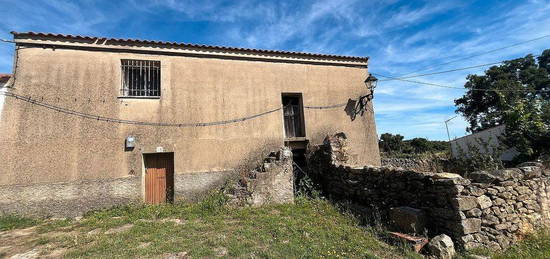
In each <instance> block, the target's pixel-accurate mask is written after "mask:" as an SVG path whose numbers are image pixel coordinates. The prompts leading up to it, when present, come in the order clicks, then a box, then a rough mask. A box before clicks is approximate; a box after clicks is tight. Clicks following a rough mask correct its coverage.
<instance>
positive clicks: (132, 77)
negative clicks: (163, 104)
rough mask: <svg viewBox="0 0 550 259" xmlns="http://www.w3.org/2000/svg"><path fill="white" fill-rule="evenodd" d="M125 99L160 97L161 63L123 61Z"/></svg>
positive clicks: (123, 91) (123, 93) (122, 89)
mask: <svg viewBox="0 0 550 259" xmlns="http://www.w3.org/2000/svg"><path fill="white" fill-rule="evenodd" d="M120 91H121V95H122V96H124V97H160V61H151V60H132V59H123V60H122V88H121V90H120Z"/></svg>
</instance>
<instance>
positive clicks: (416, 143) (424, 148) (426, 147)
mask: <svg viewBox="0 0 550 259" xmlns="http://www.w3.org/2000/svg"><path fill="white" fill-rule="evenodd" d="M410 144H411V147H412V149H413V152H414V153H416V154H420V153H426V152H428V151H432V145H431V143H430V141H429V140H427V139H425V138H413V139H411V141H410Z"/></svg>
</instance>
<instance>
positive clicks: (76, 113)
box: [0, 92, 345, 128]
mask: <svg viewBox="0 0 550 259" xmlns="http://www.w3.org/2000/svg"><path fill="white" fill-rule="evenodd" d="M0 95H4V96H8V97H13V98H15V99H17V100H21V101H24V102H27V103H31V104H33V105H38V106H41V107H44V108H47V109H50V110H54V111H57V112H61V113H65V114H69V115H74V116H78V117H82V118H86V119H92V120H98V121H105V122H114V123H121V124H133V125H144V126H160V127H181V128H183V127H207V126H214V125H223V124H231V123H236V122H241V121H246V120H251V119H254V118H258V117H261V116H265V115H268V114H271V113H274V112H277V111H279V110H282V109H283V107H279V108H276V109H272V110H269V111H266V112H262V113H258V114H254V115H251V116H247V117H242V118H237V119H231V120H223V121H215V122H197V123H162V122H144V121H133V120H122V119H117V118H109V117H104V116H100V115H94V114H89V113H84V112H79V111H75V110H71V109H68V108H64V107H60V106H56V105H53V104H49V103H46V102H42V101H39V100H36V99H32V98H31V97H26V96H22V95H18V94H15V93H10V92H0ZM344 105H345V104H344ZM344 105H342V104H337V105H328V106H304V108H306V109H331V108H337V107H342V106H344Z"/></svg>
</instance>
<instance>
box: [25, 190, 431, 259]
mask: <svg viewBox="0 0 550 259" xmlns="http://www.w3.org/2000/svg"><path fill="white" fill-rule="evenodd" d="M224 204H225V198H224V196H222V195H219V194H214V195H212V196H210V197H208V198H206V199H205V200H204V201H202V202H199V203H195V204H183V203H181V204H174V205H157V206H146V205H129V206H121V207H117V208H113V209H109V210H103V211H96V212H93V213H89V214H88V215H86V216H85V217H84V218H83V219H82V220H80V221H71V220H58V221H45V223H43V224H41V225H40V226H39V227H38V228H37V233H41V234H40V236H41V237H40V238H39V239H38V240H37V239H34V240H33V241H32V242H34V243H33V244H36V245H47V246H48V247H49V249H50V250H54V249H58V248H63V249H66V253H65V256H66V257H69V258H73V257H79V258H80V257H90V258H91V257H100V258H103V257H123V258H133V257H158V256H163V255H166V254H170V253H178V252H186V253H187V255H188V256H190V257H193V258H196V257H213V256H216V255H220V254H223V255H226V256H229V257H263V258H280V257H285V258H288V257H291V258H294V257H315V258H319V257H330V258H338V257H345V258H376V257H382V258H387V257H390V258H396V257H397V258H399V257H409V258H410V257H413V258H414V257H416V258H420V257H418V255H416V254H414V253H412V252H410V251H409V250H407V249H402V248H399V247H395V246H390V245H388V244H386V243H384V242H382V241H380V240H379V239H377V237H376V233H374V232H373V231H372V230H371V229H370V228H364V227H361V226H359V225H358V221H357V220H356V219H355V218H353V217H352V216H350V215H347V214H342V213H341V212H340V210H338V209H337V208H336V207H335V206H334V205H332V204H331V203H330V202H328V201H325V200H320V199H306V198H297V199H296V202H295V204H284V205H268V206H263V207H259V208H250V207H244V208H243V207H229V206H225V205H224ZM162 219H181V220H182V224H176V223H174V222H171V221H163V220H162ZM126 224H132V225H133V227H132V228H131V229H129V230H126V231H123V232H118V233H111V234H106V233H105V231H107V230H109V229H116V228H117V227H120V226H122V225H126ZM92 230H93V233H94V234H89V232H90V231H92ZM48 233H51V235H48ZM59 233H62V234H59ZM63 233H64V234H63ZM47 252H48V251H46V252H45V253H46V254H47Z"/></svg>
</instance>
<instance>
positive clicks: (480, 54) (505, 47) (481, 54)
mask: <svg viewBox="0 0 550 259" xmlns="http://www.w3.org/2000/svg"><path fill="white" fill-rule="evenodd" d="M548 37H550V34H548V35H543V36H540V37H537V38H533V39H529V40H526V41H521V42H517V43H514V44H512V45H508V46H504V47H500V48H496V49H492V50H488V51H485V52H481V53H478V54H474V55H471V56H467V57H463V58H459V59H454V60H451V61H447V62H444V63H439V64H435V65H428V66H425V67H422V68H420V69H418V70H415V71H413V72H409V73H406V74H403V75H400V76H399V77H404V76H408V75H411V74H414V73H417V72H420V71H423V70H431V68H434V67H436V66H443V65H448V64H452V63H456V62H459V61H463V60H467V59H471V58H474V57H479V56H483V55H487V54H489V53H493V52H497V51H500V50H503V49H508V48H511V47H515V46H519V45H523V44H526V43H530V42H533V41H537V40H542V39H544V38H548Z"/></svg>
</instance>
